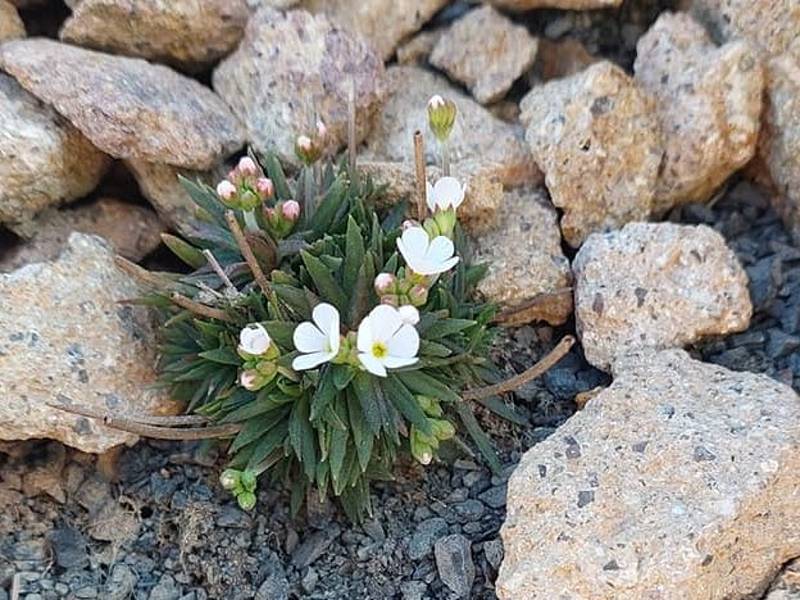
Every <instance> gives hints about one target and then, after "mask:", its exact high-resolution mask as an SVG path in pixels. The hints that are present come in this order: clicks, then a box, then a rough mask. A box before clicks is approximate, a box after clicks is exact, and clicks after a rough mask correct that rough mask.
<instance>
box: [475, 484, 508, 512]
mask: <svg viewBox="0 0 800 600" xmlns="http://www.w3.org/2000/svg"><path fill="white" fill-rule="evenodd" d="M478 498H479V499H480V501H481V502H483V503H484V504H488V505H489V506H491V507H492V508H503V507H504V506H505V505H506V486H505V485H496V486H494V487H490V488H489V489H488V490H486V491H484V492H481V493H480V494H478Z"/></svg>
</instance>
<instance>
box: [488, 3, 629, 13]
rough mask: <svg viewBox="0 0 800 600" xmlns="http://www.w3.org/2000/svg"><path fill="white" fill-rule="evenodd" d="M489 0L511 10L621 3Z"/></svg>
mask: <svg viewBox="0 0 800 600" xmlns="http://www.w3.org/2000/svg"><path fill="white" fill-rule="evenodd" d="M490 2H491V3H492V4H494V5H495V6H497V7H498V8H504V9H507V10H513V11H526V10H534V9H537V8H560V9H563V10H595V9H602V8H613V7H615V6H619V5H620V4H622V0H490Z"/></svg>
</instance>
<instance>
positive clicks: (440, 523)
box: [408, 517, 447, 560]
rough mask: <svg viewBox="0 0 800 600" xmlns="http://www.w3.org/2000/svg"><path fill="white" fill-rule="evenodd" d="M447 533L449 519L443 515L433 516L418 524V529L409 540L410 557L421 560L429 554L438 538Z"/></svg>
mask: <svg viewBox="0 0 800 600" xmlns="http://www.w3.org/2000/svg"><path fill="white" fill-rule="evenodd" d="M446 533H447V521H445V520H444V519H442V518H441V517H433V518H432V519H427V520H425V521H422V522H421V523H420V524H419V525H417V530H416V531H415V532H414V535H412V536H411V539H409V540H408V557H409V558H410V559H411V560H421V559H423V558H425V557H426V556H428V555H429V554H430V552H431V550H432V549H433V545H434V543H435V542H436V540H437V539H439V538H440V537H441V536H443V535H445V534H446Z"/></svg>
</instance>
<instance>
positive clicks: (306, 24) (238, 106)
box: [213, 8, 385, 162]
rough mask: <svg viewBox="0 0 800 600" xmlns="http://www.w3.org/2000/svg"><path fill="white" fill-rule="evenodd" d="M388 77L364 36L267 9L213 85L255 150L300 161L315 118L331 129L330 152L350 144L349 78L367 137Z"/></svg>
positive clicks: (298, 13) (322, 19)
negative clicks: (300, 145)
mask: <svg viewBox="0 0 800 600" xmlns="http://www.w3.org/2000/svg"><path fill="white" fill-rule="evenodd" d="M383 77H384V69H383V62H382V61H381V59H380V58H379V57H378V55H377V54H376V53H375V52H374V50H372V48H371V47H370V46H369V45H368V44H367V43H366V42H365V41H364V39H363V38H361V37H360V36H358V35H357V34H352V33H350V32H348V31H347V30H345V29H343V28H341V27H340V26H338V25H336V24H334V23H333V22H332V21H331V20H330V19H329V18H328V17H326V16H325V15H316V16H314V15H311V14H309V13H307V12H305V11H303V10H293V11H290V12H288V13H281V12H278V11H275V10H272V9H269V8H262V9H260V10H259V11H258V12H256V14H255V15H253V16H252V17H251V18H250V22H249V23H248V26H247V29H246V31H245V37H244V39H243V40H242V43H241V44H240V45H239V48H238V49H237V50H236V52H234V53H233V54H231V55H230V56H229V57H228V58H227V59H225V60H224V61H223V62H222V63H221V64H220V65H219V66H218V67H217V69H216V70H215V71H214V75H213V84H214V89H215V90H216V91H217V92H218V93H219V94H220V96H222V97H223V98H224V99H225V101H226V102H227V103H228V104H229V105H230V107H231V108H232V109H233V111H234V112H235V113H236V114H237V115H238V116H239V117H240V118H241V119H242V122H243V123H244V124H245V127H246V129H247V136H248V139H249V141H250V143H252V144H253V146H254V147H255V149H256V150H258V151H259V152H266V151H268V150H274V151H276V152H277V153H278V155H279V156H280V157H281V159H282V160H284V161H287V162H297V158H296V157H295V152H294V148H295V140H296V138H297V136H298V135H300V134H302V133H304V132H307V131H308V127H309V125H310V124H311V125H313V124H314V123H315V119H319V120H321V121H322V122H323V123H324V124H325V126H326V127H327V136H326V139H325V144H324V145H325V151H326V152H328V153H333V152H335V151H336V150H338V149H339V148H341V147H342V146H343V145H344V144H345V143H346V141H347V105H348V97H349V95H350V92H351V84H350V82H351V81H352V82H353V85H354V87H355V104H356V137H357V139H358V140H362V139H364V137H365V136H366V135H367V131H368V130H369V128H370V126H371V124H372V122H373V120H374V118H375V115H376V113H377V112H378V111H379V109H380V107H381V105H382V103H383V101H384V99H385V91H384V86H383Z"/></svg>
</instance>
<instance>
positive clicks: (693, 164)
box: [634, 12, 764, 214]
mask: <svg viewBox="0 0 800 600" xmlns="http://www.w3.org/2000/svg"><path fill="white" fill-rule="evenodd" d="M636 49H637V52H636V63H635V64H634V70H635V72H636V81H637V82H638V83H639V84H641V85H642V87H643V88H644V89H645V90H646V91H647V92H648V93H650V94H652V95H653V96H654V97H655V98H656V102H657V110H658V119H659V122H660V124H661V135H662V139H663V142H664V160H663V163H662V165H661V169H660V172H659V179H658V186H657V189H656V197H655V200H654V211H655V212H656V213H657V214H661V213H664V212H666V211H667V210H669V209H670V208H672V207H673V206H675V205H677V204H684V203H690V202H704V201H706V200H708V199H709V198H710V197H711V195H712V194H713V193H714V192H715V191H716V189H717V188H718V187H719V186H720V185H721V184H722V183H723V182H724V181H725V180H726V179H727V178H728V177H730V176H731V175H732V174H733V173H734V172H735V171H737V170H738V169H739V168H741V167H742V166H744V165H745V164H746V163H747V162H748V161H749V160H750V159H751V158H752V157H753V155H754V154H755V150H756V140H757V138H758V131H759V128H760V120H761V104H762V102H761V96H762V91H763V86H764V77H763V72H762V67H761V61H760V59H759V57H758V54H757V52H756V51H755V49H754V48H753V47H751V46H750V45H749V44H748V43H747V42H742V41H738V42H731V43H728V44H725V45H724V46H722V47H721V48H717V47H716V46H715V45H714V44H713V42H712V41H711V39H710V38H709V36H708V34H707V33H706V31H705V29H703V27H702V26H701V25H700V24H699V23H697V22H696V21H695V20H694V19H692V17H690V16H689V15H688V14H686V13H671V12H665V13H662V14H661V15H660V16H659V18H658V20H657V21H656V22H655V24H654V25H653V26H652V27H651V28H650V30H649V31H648V32H647V33H646V34H645V35H644V36H642V37H641V38H640V39H639V42H638V44H637V46H636Z"/></svg>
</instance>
